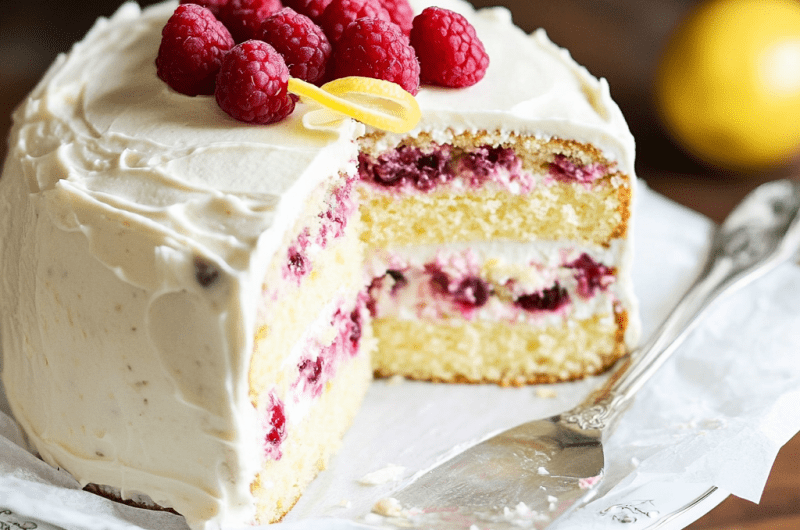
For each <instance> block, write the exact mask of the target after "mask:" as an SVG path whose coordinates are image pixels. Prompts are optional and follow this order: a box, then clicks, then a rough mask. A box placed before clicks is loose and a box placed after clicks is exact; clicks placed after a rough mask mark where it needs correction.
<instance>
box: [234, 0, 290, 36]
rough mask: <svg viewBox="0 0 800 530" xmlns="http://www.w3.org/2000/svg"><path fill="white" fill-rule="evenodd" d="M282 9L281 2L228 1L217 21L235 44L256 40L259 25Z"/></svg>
mask: <svg viewBox="0 0 800 530" xmlns="http://www.w3.org/2000/svg"><path fill="white" fill-rule="evenodd" d="M282 7H283V4H281V0H229V1H228V3H227V4H225V6H224V7H222V8H221V9H220V12H219V19H220V20H221V21H222V23H223V24H225V26H226V27H227V28H228V30H229V31H230V32H231V35H233V40H235V41H236V42H237V43H239V42H244V41H246V40H249V39H258V37H259V32H260V29H261V23H262V22H264V21H265V20H266V19H267V18H269V16H270V15H271V14H273V13H275V12H276V11H279V10H280V9H281V8H282Z"/></svg>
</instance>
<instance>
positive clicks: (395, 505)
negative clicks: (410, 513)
mask: <svg viewBox="0 0 800 530" xmlns="http://www.w3.org/2000/svg"><path fill="white" fill-rule="evenodd" d="M372 511H373V512H375V513H377V514H378V515H383V516H384V517H400V515H401V514H402V511H403V507H402V505H401V504H400V501H398V500H397V499H395V498H394V497H386V498H383V499H381V500H379V501H378V502H376V503H375V505H374V506H373V507H372Z"/></svg>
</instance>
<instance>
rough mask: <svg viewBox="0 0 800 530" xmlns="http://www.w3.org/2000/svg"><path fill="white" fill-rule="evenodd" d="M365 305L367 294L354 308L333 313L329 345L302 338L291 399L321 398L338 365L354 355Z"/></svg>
mask: <svg viewBox="0 0 800 530" xmlns="http://www.w3.org/2000/svg"><path fill="white" fill-rule="evenodd" d="M366 305H367V295H366V293H362V294H360V295H359V297H358V303H357V305H356V307H355V308H353V309H350V310H348V309H345V308H344V306H340V307H339V308H338V309H337V310H336V311H335V312H334V314H333V316H332V317H331V322H330V325H331V327H333V329H335V330H336V335H335V336H334V339H333V341H332V342H330V343H328V344H321V343H320V342H319V339H318V338H317V337H308V338H307V339H306V342H305V343H304V344H303V346H302V354H301V356H300V361H299V362H298V363H297V370H298V375H297V379H296V380H295V382H294V383H293V384H292V391H293V393H294V395H295V400H299V399H300V397H309V396H310V397H312V398H318V397H319V396H321V395H322V391H323V390H324V388H325V383H327V382H328V381H329V380H331V379H332V378H333V376H334V375H335V374H336V370H337V369H338V368H339V365H341V363H342V362H343V361H344V360H346V359H349V358H351V357H355V355H356V354H357V353H358V346H359V344H360V342H361V332H362V327H363V323H364V314H366Z"/></svg>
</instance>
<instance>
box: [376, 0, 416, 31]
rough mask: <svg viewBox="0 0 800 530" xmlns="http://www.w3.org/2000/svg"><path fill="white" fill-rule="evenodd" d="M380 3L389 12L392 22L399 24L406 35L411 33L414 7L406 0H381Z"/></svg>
mask: <svg viewBox="0 0 800 530" xmlns="http://www.w3.org/2000/svg"><path fill="white" fill-rule="evenodd" d="M381 5H382V6H383V8H384V9H386V11H388V12H389V17H391V19H392V22H394V23H395V24H397V25H398V26H400V29H401V30H403V33H405V34H406V35H408V34H410V33H411V25H412V23H413V22H414V9H413V8H412V7H411V4H409V3H408V0H381Z"/></svg>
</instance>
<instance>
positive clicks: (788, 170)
mask: <svg viewBox="0 0 800 530" xmlns="http://www.w3.org/2000/svg"><path fill="white" fill-rule="evenodd" d="M696 1H697V0H606V1H604V2H586V1H585V0H537V1H536V2H533V0H501V1H498V0H473V3H475V4H476V5H478V6H484V5H495V4H498V3H499V4H505V5H506V6H507V7H509V8H510V9H511V10H512V12H513V15H514V20H515V21H516V22H517V24H519V25H520V26H521V27H522V28H523V29H526V30H528V31H530V30H532V29H534V28H536V27H540V26H541V27H544V28H546V29H547V31H548V34H549V35H550V37H551V38H552V39H553V40H554V41H555V42H556V43H558V44H560V45H562V46H565V47H567V48H569V49H570V51H571V52H572V54H573V56H574V57H575V58H576V59H577V60H578V61H579V62H581V63H582V64H585V65H586V66H587V67H589V69H590V71H592V72H593V73H594V74H595V75H599V76H603V77H606V78H608V80H609V83H610V85H611V87H612V95H613V96H614V98H615V99H616V100H617V101H618V103H619V104H620V106H621V107H622V109H623V112H624V113H625V115H626V117H627V119H628V121H629V123H630V126H631V130H632V131H633V133H634V136H635V137H636V139H637V150H638V155H637V156H638V161H637V173H638V175H639V177H641V178H643V179H644V180H645V181H646V182H647V183H648V185H649V186H650V187H652V188H653V189H655V190H656V191H658V192H660V193H662V194H664V195H666V196H667V197H670V198H672V199H674V200H675V201H677V202H679V203H681V204H684V205H686V206H688V207H690V208H692V209H694V210H696V211H698V212H701V213H703V214H705V215H707V216H708V217H710V218H711V219H713V220H715V221H721V220H722V219H723V218H724V217H725V215H726V214H727V213H728V212H729V211H730V209H731V208H732V207H733V206H734V205H735V204H736V203H737V202H738V201H739V200H740V199H741V198H742V197H743V196H744V195H745V194H746V193H747V192H748V191H749V190H751V189H752V188H753V187H755V186H756V185H757V184H759V183H761V182H764V181H766V180H770V179H774V178H782V177H789V178H796V179H800V163H796V162H795V163H792V162H787V164H786V165H785V166H784V167H782V168H779V169H777V170H774V171H772V172H768V173H759V174H748V175H740V174H733V173H729V172H724V171H721V170H718V169H713V168H707V167H703V166H701V165H699V164H697V163H696V162H694V161H692V160H691V159H689V158H688V157H686V156H685V155H684V154H683V153H682V152H681V151H680V150H679V149H677V148H676V147H675V146H674V145H673V144H672V143H671V142H670V141H669V139H668V138H667V137H666V135H665V134H664V133H663V131H661V129H660V127H659V126H658V124H657V121H656V120H655V118H654V113H653V111H652V106H651V104H650V103H649V101H650V100H649V80H650V78H651V76H652V72H653V68H654V66H653V65H654V59H655V58H656V56H657V54H658V51H659V49H660V46H661V45H662V44H663V40H664V38H665V36H666V35H668V33H669V31H670V30H671V28H672V27H674V25H675V24H676V22H677V21H678V20H679V19H680V17H681V16H682V15H683V13H685V11H686V10H687V9H688V8H689V7H691V6H692V5H693V4H694V3H696ZM119 3H120V2H119V1H118V0H80V1H78V0H73V1H70V0H60V1H56V0H43V1H39V2H12V1H10V0H0V11H2V12H3V16H2V17H0V137H3V138H5V136H6V134H7V130H8V127H9V125H10V114H11V110H12V109H13V107H14V106H15V105H16V104H17V103H18V102H19V101H21V100H22V98H23V97H24V95H25V94H26V93H27V92H28V91H29V90H30V89H31V87H32V86H33V84H34V83H35V82H36V81H37V80H38V79H39V78H40V77H41V75H42V72H43V71H44V69H45V68H46V67H47V65H48V64H49V63H50V62H51V61H52V60H53V58H54V57H55V55H56V53H58V52H61V51H66V50H67V49H69V46H70V45H71V43H72V42H74V41H75V40H77V39H79V38H80V37H81V36H82V35H83V34H84V33H85V32H86V31H87V29H88V28H89V26H90V25H91V23H92V21H93V20H94V19H95V17H96V16H97V15H109V14H111V13H112V12H113V10H114V9H115V7H116V6H117V5H118V4H119ZM145 3H152V1H151V2H145ZM799 119H800V118H799ZM5 150H6V146H5V142H3V143H2V144H0V159H2V158H3V157H4V156H5ZM798 362H800V359H799V360H798ZM689 528H690V529H691V530H790V529H792V530H794V529H800V435H798V436H795V437H794V439H792V440H791V441H790V442H789V443H788V444H787V445H786V446H785V447H784V448H783V449H782V450H781V452H780V454H779V455H778V459H777V461H776V462H775V466H774V468H773V470H772V473H771V475H770V477H769V481H768V483H767V486H766V490H765V492H764V495H763V498H762V500H761V503H760V504H753V503H750V502H747V501H743V500H741V499H737V498H735V497H729V498H728V499H727V500H725V501H724V502H723V503H722V504H721V505H719V506H718V507H717V508H715V509H713V510H712V511H711V512H710V513H708V514H707V515H706V516H704V517H702V518H701V519H700V520H698V521H697V522H695V523H694V524H692V525H691V526H690V527H689Z"/></svg>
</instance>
